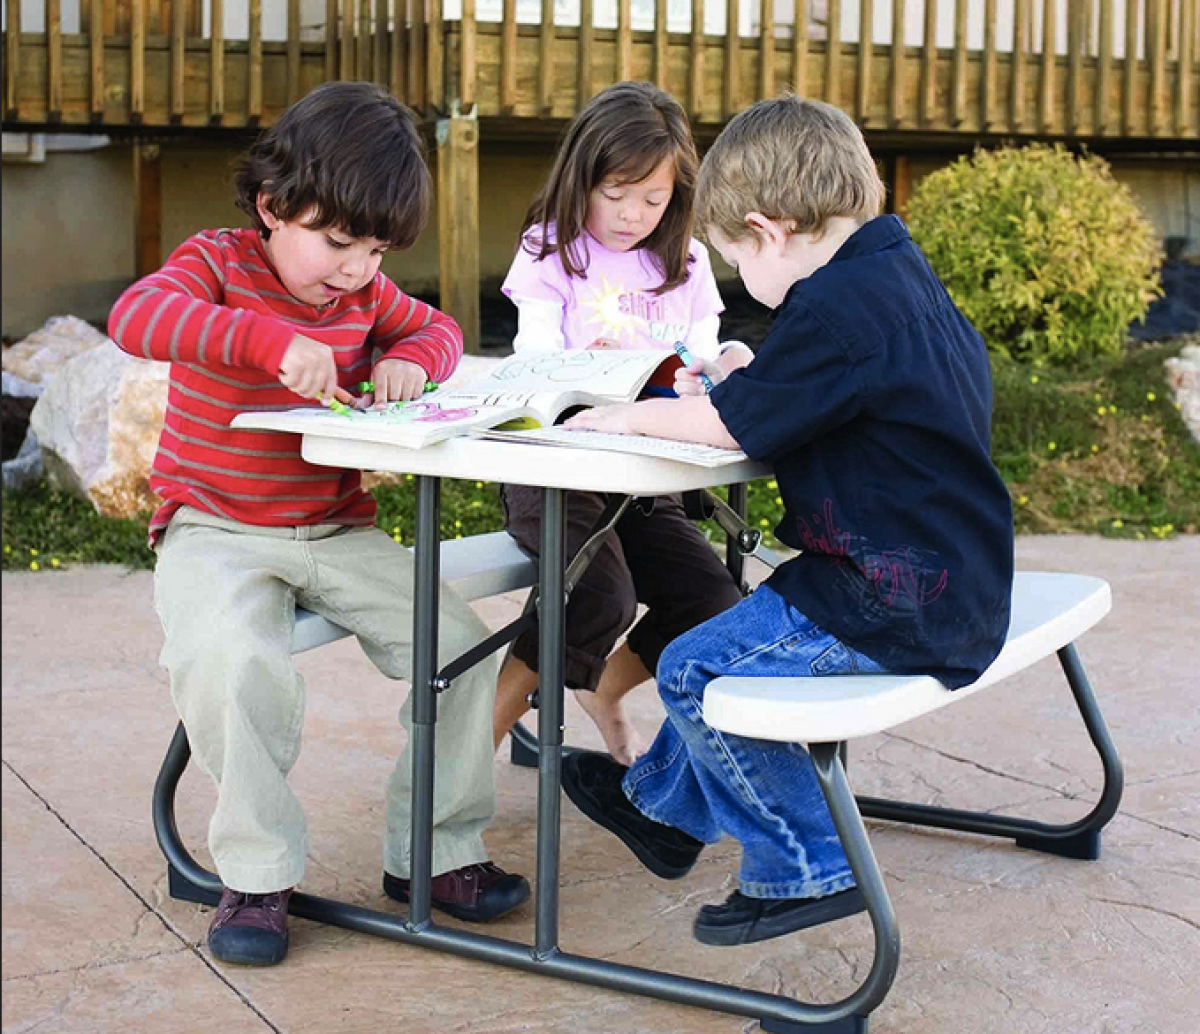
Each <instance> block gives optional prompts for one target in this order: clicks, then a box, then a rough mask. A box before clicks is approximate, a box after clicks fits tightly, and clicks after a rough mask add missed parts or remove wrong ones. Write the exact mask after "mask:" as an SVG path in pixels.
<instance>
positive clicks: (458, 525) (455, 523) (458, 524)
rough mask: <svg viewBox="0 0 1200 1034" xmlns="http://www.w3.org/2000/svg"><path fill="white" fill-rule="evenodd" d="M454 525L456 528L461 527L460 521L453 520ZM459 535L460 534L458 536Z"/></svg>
mask: <svg viewBox="0 0 1200 1034" xmlns="http://www.w3.org/2000/svg"><path fill="white" fill-rule="evenodd" d="M454 526H455V527H456V528H461V527H462V521H455V522H454ZM460 537H461V536H460Z"/></svg>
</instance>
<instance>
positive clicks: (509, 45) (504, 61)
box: [500, 0, 517, 115]
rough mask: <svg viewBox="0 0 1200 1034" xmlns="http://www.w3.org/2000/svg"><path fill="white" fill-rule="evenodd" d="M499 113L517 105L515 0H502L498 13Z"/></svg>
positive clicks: (512, 109) (509, 113)
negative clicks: (502, 3) (501, 10)
mask: <svg viewBox="0 0 1200 1034" xmlns="http://www.w3.org/2000/svg"><path fill="white" fill-rule="evenodd" d="M500 22H501V24H500V114H502V115H511V114H512V113H513V111H514V110H515V108H516V106H517V0H504V9H503V12H502V13H501V15H500Z"/></svg>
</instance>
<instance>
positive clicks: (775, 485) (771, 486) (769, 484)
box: [767, 478, 779, 492]
mask: <svg viewBox="0 0 1200 1034" xmlns="http://www.w3.org/2000/svg"><path fill="white" fill-rule="evenodd" d="M767 488H769V489H770V490H771V491H772V492H778V491H779V482H778V481H776V480H775V479H774V478H772V479H771V480H770V481H768V482H767Z"/></svg>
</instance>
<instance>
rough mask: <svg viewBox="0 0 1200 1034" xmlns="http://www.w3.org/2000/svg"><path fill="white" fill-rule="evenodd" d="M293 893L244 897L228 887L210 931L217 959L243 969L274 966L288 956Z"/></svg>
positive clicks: (280, 892)
mask: <svg viewBox="0 0 1200 1034" xmlns="http://www.w3.org/2000/svg"><path fill="white" fill-rule="evenodd" d="M291 896H292V891H291V890H290V889H289V890H280V891H276V892H275V893H274V894H242V893H239V892H238V891H236V890H230V889H229V888H228V887H226V888H225V889H224V890H223V891H221V901H220V904H218V905H217V912H216V915H214V916H213V919H212V923H211V924H210V926H209V928H208V947H209V950H210V951H211V952H212V953H213V956H214V957H215V958H218V959H220V960H221V961H222V962H233V963H236V964H237V965H239V966H274V965H277V964H278V963H280V962H282V961H283V960H284V959H285V958H286V957H287V951H288V928H287V912H288V899H289V898H291Z"/></svg>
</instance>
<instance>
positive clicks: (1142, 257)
mask: <svg viewBox="0 0 1200 1034" xmlns="http://www.w3.org/2000/svg"><path fill="white" fill-rule="evenodd" d="M907 218H908V221H909V226H910V229H911V231H912V235H913V239H914V240H915V241H916V242H917V243H918V244H919V245H920V246H921V248H922V249H923V250H924V251H925V254H926V255H927V256H928V257H929V261H930V264H931V265H932V266H933V268H934V270H935V271H936V272H937V274H938V276H940V277H941V278H942V281H943V282H944V283H945V284H946V287H947V288H948V289H949V291H950V295H951V296H952V297H953V298H954V301H955V302H956V303H957V304H958V306H959V308H960V309H962V311H963V313H964V314H965V315H966V317H967V318H968V319H969V320H970V321H971V322H972V323H973V324H974V325H975V326H976V327H977V328H978V329H979V332H980V333H981V334H982V335H983V336H984V339H985V340H986V341H987V344H988V347H989V348H990V349H991V350H992V351H993V352H994V353H996V354H998V355H1003V356H1006V357H1010V358H1013V359H1016V360H1019V361H1022V362H1029V363H1033V364H1035V365H1075V364H1077V363H1078V362H1080V361H1086V360H1088V359H1089V358H1093V357H1096V356H1100V355H1105V354H1115V353H1117V352H1119V351H1120V350H1121V348H1122V347H1123V346H1124V344H1125V332H1126V329H1127V328H1128V326H1129V324H1130V323H1132V322H1133V321H1135V320H1141V319H1144V318H1145V315H1146V310H1147V308H1148V307H1149V305H1150V302H1151V301H1152V300H1153V299H1154V298H1155V297H1157V296H1158V295H1160V294H1161V293H1162V289H1161V286H1160V284H1159V278H1158V266H1159V264H1160V262H1161V253H1160V249H1159V244H1158V238H1157V235H1156V233H1155V231H1154V228H1153V227H1152V226H1151V224H1150V223H1149V221H1148V220H1147V219H1146V217H1145V216H1144V215H1143V214H1142V212H1141V210H1140V209H1139V208H1138V206H1137V204H1136V202H1135V201H1134V200H1133V197H1132V195H1131V194H1130V192H1129V189H1128V188H1127V187H1125V186H1124V185H1122V184H1120V183H1118V182H1117V181H1116V180H1115V179H1114V178H1113V176H1112V173H1111V172H1110V171H1109V167H1108V164H1107V163H1106V162H1105V161H1103V160H1102V159H1100V158H1097V157H1095V156H1084V157H1076V156H1074V155H1072V154H1071V153H1070V152H1068V151H1067V150H1065V149H1064V148H1063V147H1061V146H1055V147H1049V146H1046V145H1044V144H1035V145H1031V146H1029V147H1023V148H1014V147H1005V148H1000V149H998V150H994V151H983V150H980V151H977V152H976V153H975V154H974V155H973V156H971V157H964V158H960V159H959V160H958V161H956V162H954V163H953V164H952V165H950V166H948V167H947V168H944V169H941V170H939V171H937V172H935V173H933V174H931V175H929V176H927V177H926V178H925V179H923V180H922V181H921V182H920V184H919V185H918V186H917V188H916V189H915V190H914V191H913V196H912V199H911V201H910V203H909V207H908V212H907Z"/></svg>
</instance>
